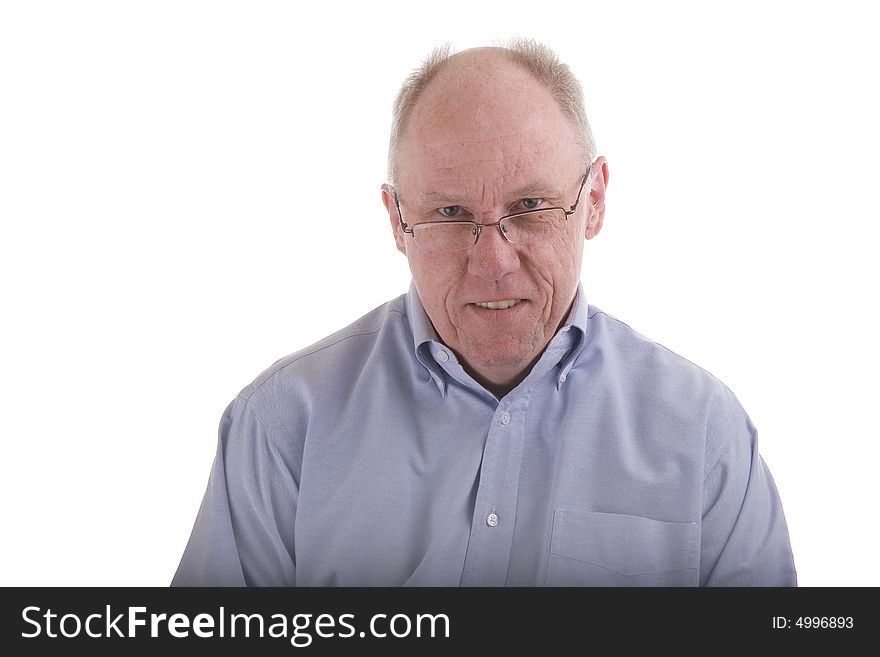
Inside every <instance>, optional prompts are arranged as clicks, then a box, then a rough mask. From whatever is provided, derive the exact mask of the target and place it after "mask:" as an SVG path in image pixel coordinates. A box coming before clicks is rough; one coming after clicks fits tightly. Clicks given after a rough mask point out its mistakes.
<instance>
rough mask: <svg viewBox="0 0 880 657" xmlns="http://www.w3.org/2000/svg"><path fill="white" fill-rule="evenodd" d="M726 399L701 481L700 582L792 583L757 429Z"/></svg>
mask: <svg viewBox="0 0 880 657" xmlns="http://www.w3.org/2000/svg"><path fill="white" fill-rule="evenodd" d="M731 397H732V395H731ZM732 401H733V408H732V410H731V411H730V413H729V415H728V419H727V420H726V421H725V422H723V424H722V425H721V427H720V428H719V430H718V431H717V432H716V434H715V436H714V438H715V444H718V445H719V449H718V451H717V456H716V457H714V458H713V459H712V461H711V462H708V464H707V467H708V472H707V474H706V477H705V481H704V485H703V491H704V503H703V517H702V542H701V550H700V585H701V586H797V574H796V572H795V567H794V559H793V556H792V552H791V544H790V541H789V535H788V526H787V524H786V522H785V516H784V514H783V511H782V503H781V501H780V498H779V493H778V492H777V490H776V485H775V483H774V481H773V477H772V476H771V474H770V470H769V469H768V468H767V465H766V464H765V463H764V460H763V459H762V458H761V456H760V454H759V453H758V433H757V431H756V429H755V427H754V426H753V425H752V422H751V420H750V419H749V417H748V415H746V413H745V411H744V410H743V408H742V406H740V404H739V402H737V401H736V399H735V398H733V399H732Z"/></svg>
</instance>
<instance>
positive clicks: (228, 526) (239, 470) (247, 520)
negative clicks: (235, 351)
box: [171, 396, 299, 586]
mask: <svg viewBox="0 0 880 657" xmlns="http://www.w3.org/2000/svg"><path fill="white" fill-rule="evenodd" d="M219 434H220V435H219V440H218V445H217V454H216V456H215V458H214V465H213V468H212V470H211V476H210V479H209V481H208V488H207V490H206V492H205V497H204V499H203V500H202V505H201V507H200V508H199V513H198V516H197V517H196V521H195V525H194V527H193V530H192V534H191V536H190V539H189V542H188V543H187V546H186V549H185V551H184V553H183V557H182V558H181V561H180V565H179V566H178V569H177V572H176V574H175V575H174V578H173V580H172V582H171V585H172V586H295V585H296V559H295V554H294V534H293V532H294V519H295V517H296V502H297V495H298V491H299V487H298V484H297V481H296V478H295V477H294V475H293V472H292V471H291V468H290V467H289V464H288V463H286V462H285V459H284V458H283V456H282V455H281V453H280V452H279V450H278V449H277V446H276V445H275V443H274V442H273V441H272V438H271V436H269V434H268V433H267V431H266V430H265V428H264V424H263V423H261V422H260V420H259V419H258V418H257V415H256V414H255V413H254V410H253V408H252V407H251V406H250V405H249V404H248V402H247V400H245V399H244V398H242V397H241V396H239V397H237V398H236V399H235V400H234V401H233V402H232V403H231V404H230V405H229V407H227V409H226V412H225V413H224V414H223V418H222V420H221V422H220V431H219Z"/></svg>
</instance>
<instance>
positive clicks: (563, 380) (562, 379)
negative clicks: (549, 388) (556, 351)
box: [559, 372, 565, 383]
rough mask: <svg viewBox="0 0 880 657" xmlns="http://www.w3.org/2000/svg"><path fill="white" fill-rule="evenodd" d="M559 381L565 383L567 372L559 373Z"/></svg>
mask: <svg viewBox="0 0 880 657" xmlns="http://www.w3.org/2000/svg"><path fill="white" fill-rule="evenodd" d="M559 383H565V373H564V372H563V373H562V374H560V375H559Z"/></svg>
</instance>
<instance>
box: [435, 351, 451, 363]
mask: <svg viewBox="0 0 880 657" xmlns="http://www.w3.org/2000/svg"><path fill="white" fill-rule="evenodd" d="M437 360H439V361H440V362H441V363H445V362H446V361H447V360H449V354H447V353H446V352H445V351H444V350H443V349H441V350H440V351H438V352H437Z"/></svg>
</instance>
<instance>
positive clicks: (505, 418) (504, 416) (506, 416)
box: [501, 411, 510, 426]
mask: <svg viewBox="0 0 880 657" xmlns="http://www.w3.org/2000/svg"><path fill="white" fill-rule="evenodd" d="M501 424H503V425H504V426H507V425H508V424H510V413H508V412H507V411H504V412H503V413H502V414H501Z"/></svg>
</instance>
